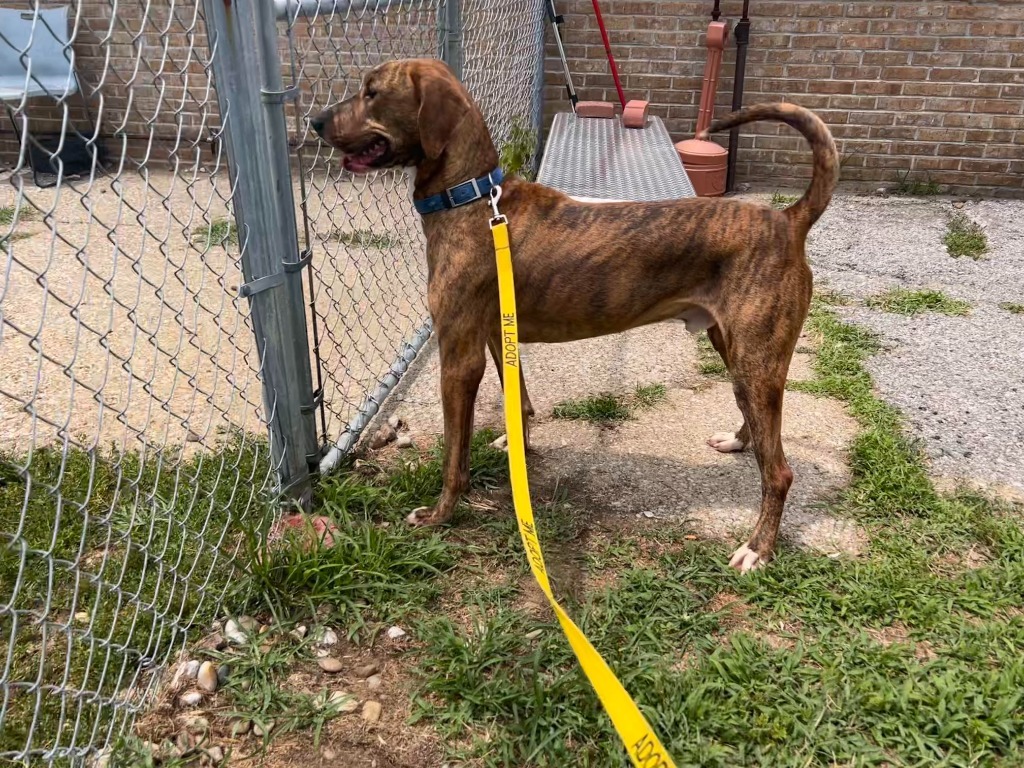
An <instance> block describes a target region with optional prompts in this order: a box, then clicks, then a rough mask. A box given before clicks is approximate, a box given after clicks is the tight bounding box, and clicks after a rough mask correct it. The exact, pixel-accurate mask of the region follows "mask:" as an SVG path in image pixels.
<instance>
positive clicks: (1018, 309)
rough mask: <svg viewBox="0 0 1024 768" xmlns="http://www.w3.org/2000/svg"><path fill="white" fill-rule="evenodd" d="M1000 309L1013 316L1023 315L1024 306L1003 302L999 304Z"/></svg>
mask: <svg viewBox="0 0 1024 768" xmlns="http://www.w3.org/2000/svg"><path fill="white" fill-rule="evenodd" d="M999 308H1000V309H1005V310H1006V311H1007V312H1010V313H1011V314H1014V315H1024V304H1015V303H1013V302H1012V301H1003V302H1000V304H999Z"/></svg>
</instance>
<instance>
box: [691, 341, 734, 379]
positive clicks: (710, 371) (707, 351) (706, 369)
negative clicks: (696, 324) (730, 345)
mask: <svg viewBox="0 0 1024 768" xmlns="http://www.w3.org/2000/svg"><path fill="white" fill-rule="evenodd" d="M697 370H698V371H700V372H701V373H702V374H703V375H705V376H710V377H712V378H716V379H728V378H729V369H728V368H726V367H725V361H724V360H722V356H721V355H719V354H718V352H717V351H716V350H715V347H714V345H713V344H712V343H711V339H710V338H708V334H707V331H701V332H700V334H699V335H698V336H697Z"/></svg>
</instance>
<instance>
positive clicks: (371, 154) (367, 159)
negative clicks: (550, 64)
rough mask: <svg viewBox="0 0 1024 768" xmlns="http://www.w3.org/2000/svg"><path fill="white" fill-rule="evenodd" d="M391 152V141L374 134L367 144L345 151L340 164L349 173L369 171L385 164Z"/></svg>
mask: <svg viewBox="0 0 1024 768" xmlns="http://www.w3.org/2000/svg"><path fill="white" fill-rule="evenodd" d="M390 154H391V142H389V141H388V140H387V139H385V138H384V137H383V136H375V137H374V138H373V139H372V140H371V141H370V143H369V144H367V145H366V146H364V147H363V148H362V149H360V150H358V151H356V152H346V153H345V156H344V158H343V159H342V161H341V164H342V165H343V166H344V167H345V170H346V171H349V172H350V173H360V174H361V173H369V172H370V171H373V170H376V169H378V168H382V167H384V166H385V165H386V164H387V161H388V159H389V156H390Z"/></svg>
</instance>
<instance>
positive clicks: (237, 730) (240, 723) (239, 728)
mask: <svg viewBox="0 0 1024 768" xmlns="http://www.w3.org/2000/svg"><path fill="white" fill-rule="evenodd" d="M251 730H252V720H235V722H233V723H232V724H231V736H232V737H233V738H238V737H239V736H245V734H247V733H248V732H249V731H251Z"/></svg>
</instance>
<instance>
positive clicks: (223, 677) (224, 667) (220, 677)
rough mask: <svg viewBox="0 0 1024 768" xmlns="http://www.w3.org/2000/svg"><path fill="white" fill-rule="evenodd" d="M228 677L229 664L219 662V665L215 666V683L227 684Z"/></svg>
mask: <svg viewBox="0 0 1024 768" xmlns="http://www.w3.org/2000/svg"><path fill="white" fill-rule="evenodd" d="M229 677H231V665H230V664H221V665H220V666H219V667H217V685H220V686H225V685H227V684H228V678H229Z"/></svg>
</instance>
